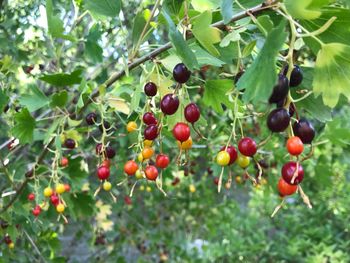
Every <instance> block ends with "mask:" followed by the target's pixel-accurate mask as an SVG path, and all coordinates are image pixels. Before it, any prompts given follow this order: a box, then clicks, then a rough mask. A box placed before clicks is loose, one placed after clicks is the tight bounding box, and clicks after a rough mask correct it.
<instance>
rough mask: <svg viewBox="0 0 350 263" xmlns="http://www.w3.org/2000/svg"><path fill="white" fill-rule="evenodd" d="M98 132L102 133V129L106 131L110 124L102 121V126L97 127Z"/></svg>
mask: <svg viewBox="0 0 350 263" xmlns="http://www.w3.org/2000/svg"><path fill="white" fill-rule="evenodd" d="M98 128H99V130H100V132H103V128H105V130H106V131H108V130H109V129H110V128H111V124H110V123H109V122H108V121H103V126H102V124H100V126H98Z"/></svg>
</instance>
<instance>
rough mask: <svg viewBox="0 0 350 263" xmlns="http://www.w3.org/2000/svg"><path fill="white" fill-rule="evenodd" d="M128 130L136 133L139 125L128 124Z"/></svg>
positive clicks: (132, 122) (134, 123)
mask: <svg viewBox="0 0 350 263" xmlns="http://www.w3.org/2000/svg"><path fill="white" fill-rule="evenodd" d="M126 130H127V131H128V132H133V131H136V130H137V123H136V122H134V121H130V122H128V124H127V125H126Z"/></svg>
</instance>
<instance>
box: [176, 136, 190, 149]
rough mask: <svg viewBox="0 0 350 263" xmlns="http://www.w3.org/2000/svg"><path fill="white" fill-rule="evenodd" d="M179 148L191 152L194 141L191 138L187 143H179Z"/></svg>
mask: <svg viewBox="0 0 350 263" xmlns="http://www.w3.org/2000/svg"><path fill="white" fill-rule="evenodd" d="M176 143H177V146H178V147H179V148H180V149H182V150H189V149H191V148H192V144H193V141H192V138H191V137H189V138H188V139H187V140H186V141H184V142H180V141H177V142H176Z"/></svg>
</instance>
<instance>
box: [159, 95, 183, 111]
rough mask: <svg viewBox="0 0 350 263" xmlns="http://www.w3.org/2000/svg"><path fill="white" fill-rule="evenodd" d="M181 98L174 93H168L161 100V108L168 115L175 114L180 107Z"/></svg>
mask: <svg viewBox="0 0 350 263" xmlns="http://www.w3.org/2000/svg"><path fill="white" fill-rule="evenodd" d="M179 104H180V102H179V98H178V97H177V96H176V95H173V94H167V95H165V96H164V97H163V98H162V101H161V102H160V109H161V110H162V112H163V113H164V114H166V115H173V114H174V113H175V112H176V111H177V109H178V108H179Z"/></svg>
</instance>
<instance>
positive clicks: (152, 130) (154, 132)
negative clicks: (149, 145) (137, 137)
mask: <svg viewBox="0 0 350 263" xmlns="http://www.w3.org/2000/svg"><path fill="white" fill-rule="evenodd" d="M143 135H144V137H145V139H146V140H150V141H153V140H154V139H155V138H157V136H158V127H157V126H156V125H154V124H152V125H149V126H147V127H146V129H145V131H144V132H143Z"/></svg>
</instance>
